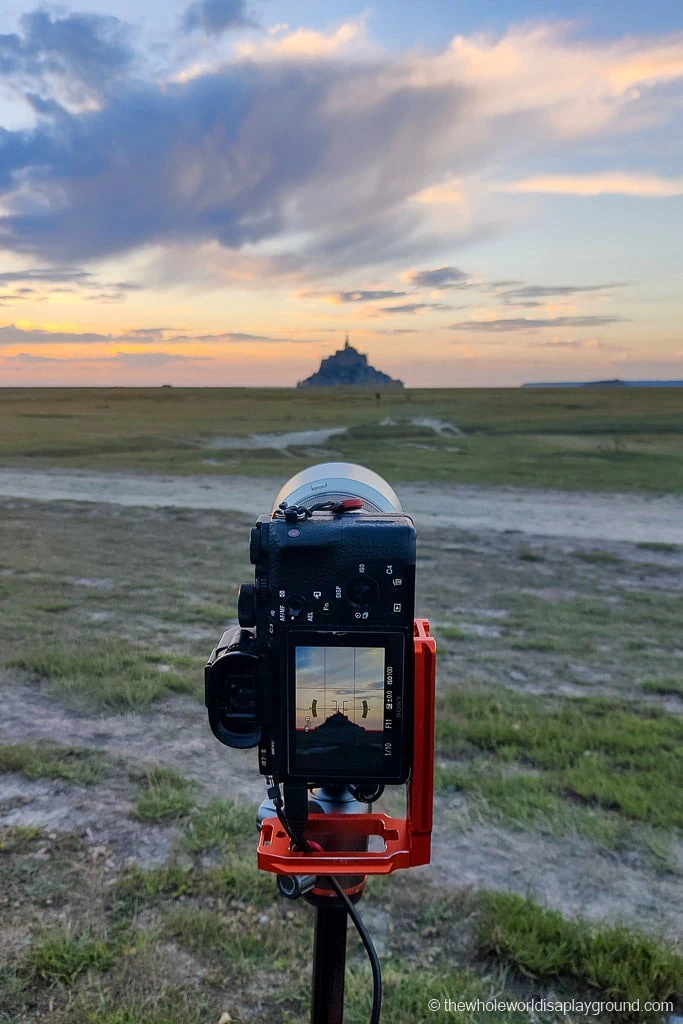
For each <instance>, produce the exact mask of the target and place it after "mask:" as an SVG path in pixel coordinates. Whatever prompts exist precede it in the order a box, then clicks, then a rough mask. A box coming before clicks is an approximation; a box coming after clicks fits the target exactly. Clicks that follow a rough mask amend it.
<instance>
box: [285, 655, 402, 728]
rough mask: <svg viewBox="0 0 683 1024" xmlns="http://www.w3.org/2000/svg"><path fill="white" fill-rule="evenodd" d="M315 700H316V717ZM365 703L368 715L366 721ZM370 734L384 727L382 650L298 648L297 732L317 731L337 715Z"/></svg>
mask: <svg viewBox="0 0 683 1024" xmlns="http://www.w3.org/2000/svg"><path fill="white" fill-rule="evenodd" d="M313 701H317V706H316V715H315V717H314V716H313V712H312V705H313ZM363 701H366V703H367V709H366V710H367V713H366V716H365V718H363V710H364V709H363ZM335 711H341V712H342V714H344V715H346V717H347V718H348V719H349V721H351V722H355V723H356V725H361V726H362V727H363V728H364V729H368V730H370V731H371V732H381V731H382V729H383V724H384V648H383V647H299V646H297V648H296V725H295V728H296V729H305V728H306V727H307V726H308V727H309V728H312V729H315V728H317V727H318V726H319V725H322V724H323V722H324V721H325V720H326V719H327V718H329V717H330V716H331V715H333V714H334V713H335Z"/></svg>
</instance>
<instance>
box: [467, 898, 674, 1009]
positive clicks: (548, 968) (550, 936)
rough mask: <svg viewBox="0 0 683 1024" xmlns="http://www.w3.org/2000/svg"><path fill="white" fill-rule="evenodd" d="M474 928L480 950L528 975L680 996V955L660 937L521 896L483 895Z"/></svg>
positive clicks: (623, 994)
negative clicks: (569, 914)
mask: <svg viewBox="0 0 683 1024" xmlns="http://www.w3.org/2000/svg"><path fill="white" fill-rule="evenodd" d="M475 928H476V945H477V949H478V951H479V953H480V954H482V955H486V956H494V957H496V958H498V959H502V960H504V961H506V962H507V963H509V964H510V965H512V966H513V967H514V968H515V969H516V970H518V971H520V972H521V973H522V974H526V975H528V976H530V977H532V978H536V979H540V978H543V979H548V980H550V979H552V978H557V977H567V978H571V979H573V980H574V981H576V982H579V983H580V984H581V985H583V986H589V987H590V988H592V989H595V990H597V991H599V992H600V993H602V995H603V996H604V997H608V998H612V999H620V1000H628V1001H629V1002H633V1001H635V1000H640V1001H641V1003H644V1002H645V1000H672V999H676V1000H680V999H681V997H682V996H683V956H681V954H680V953H679V952H678V951H677V950H675V949H673V948H671V946H668V945H666V944H665V943H664V942H662V941H661V940H660V939H657V938H654V937H652V936H649V935H646V934H644V933H641V932H638V931H635V930H632V929H627V928H624V927H622V926H620V925H604V924H600V925H592V924H589V923H587V922H586V921H583V920H581V919H579V920H575V921H568V920H566V919H565V918H563V917H562V915H561V914H560V913H559V912H558V911H556V910H549V909H547V908H543V907H540V906H539V905H538V904H537V903H535V902H534V901H533V900H530V899H525V898H524V897H523V896H518V895H514V894H512V893H483V894H482V895H481V897H480V912H479V914H478V915H477V918H476V923H475ZM624 1019H628V1017H625V1018H624ZM640 1019H642V1018H640Z"/></svg>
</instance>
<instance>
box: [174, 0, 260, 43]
mask: <svg viewBox="0 0 683 1024" xmlns="http://www.w3.org/2000/svg"><path fill="white" fill-rule="evenodd" d="M256 27H257V22H256V21H255V20H254V18H253V17H252V16H251V15H250V14H249V12H248V10H247V5H246V3H245V0H196V2H195V3H192V4H190V6H189V7H188V8H187V10H186V11H185V14H184V15H183V31H185V32H194V31H195V30H197V29H199V30H200V31H202V32H205V33H206V35H207V36H218V35H221V34H222V33H223V32H226V31H227V30H228V29H235V28H256Z"/></svg>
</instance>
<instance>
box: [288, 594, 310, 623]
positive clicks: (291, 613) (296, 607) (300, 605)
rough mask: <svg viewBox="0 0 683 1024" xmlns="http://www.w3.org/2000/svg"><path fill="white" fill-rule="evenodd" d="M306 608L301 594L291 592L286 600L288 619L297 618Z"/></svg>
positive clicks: (304, 599)
mask: <svg viewBox="0 0 683 1024" xmlns="http://www.w3.org/2000/svg"><path fill="white" fill-rule="evenodd" d="M305 610H306V598H305V597H302V596H301V594H292V596H291V597H290V598H288V600H287V615H288V617H289V618H290V619H298V618H299V616H300V615H301V614H302V612H304V611H305Z"/></svg>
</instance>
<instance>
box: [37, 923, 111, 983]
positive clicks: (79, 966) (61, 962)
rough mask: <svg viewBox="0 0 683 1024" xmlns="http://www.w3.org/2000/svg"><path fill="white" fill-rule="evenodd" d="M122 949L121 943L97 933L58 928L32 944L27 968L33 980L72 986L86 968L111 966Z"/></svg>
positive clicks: (100, 968)
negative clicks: (115, 942) (111, 940)
mask: <svg viewBox="0 0 683 1024" xmlns="http://www.w3.org/2000/svg"><path fill="white" fill-rule="evenodd" d="M119 952H120V943H119V944H113V943H111V942H110V941H108V940H107V939H106V938H102V937H100V936H97V935H95V934H92V933H89V932H85V933H81V934H73V933H72V932H71V930H70V929H68V928H62V929H55V930H53V931H49V932H47V933H46V934H45V935H43V936H41V937H40V938H39V939H37V940H36V941H34V942H33V943H32V944H31V946H30V948H29V952H28V955H27V958H26V961H25V970H26V972H27V973H28V975H29V977H30V978H31V980H33V981H41V982H43V983H44V984H47V985H56V984H58V983H59V984H62V985H66V986H71V985H73V983H74V982H75V980H76V978H77V977H78V976H79V975H80V974H83V973H84V972H85V971H88V970H90V969H91V968H93V969H95V970H104V969H105V968H107V967H109V966H111V964H112V963H113V962H114V960H115V959H116V956H117V955H118V953H119Z"/></svg>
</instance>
